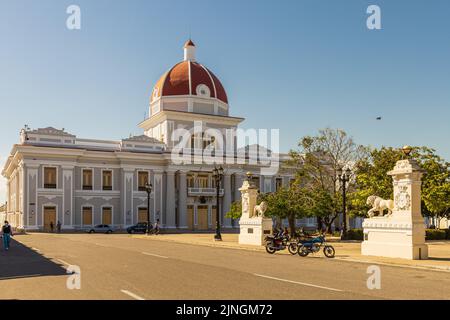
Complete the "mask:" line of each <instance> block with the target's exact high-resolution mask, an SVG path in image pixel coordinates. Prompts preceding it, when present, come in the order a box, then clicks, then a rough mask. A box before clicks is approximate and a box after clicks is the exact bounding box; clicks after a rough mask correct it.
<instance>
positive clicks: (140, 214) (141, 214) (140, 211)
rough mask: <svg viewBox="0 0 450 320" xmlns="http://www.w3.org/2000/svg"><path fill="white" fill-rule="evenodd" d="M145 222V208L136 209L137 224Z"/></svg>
mask: <svg viewBox="0 0 450 320" xmlns="http://www.w3.org/2000/svg"><path fill="white" fill-rule="evenodd" d="M142 222H147V208H139V209H138V223H142Z"/></svg>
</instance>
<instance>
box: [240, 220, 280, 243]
mask: <svg viewBox="0 0 450 320" xmlns="http://www.w3.org/2000/svg"><path fill="white" fill-rule="evenodd" d="M239 225H240V233H239V244H250V245H255V246H262V245H264V238H265V237H266V236H268V235H270V234H271V233H272V225H273V221H272V219H269V218H262V217H254V218H241V219H240V220H239Z"/></svg>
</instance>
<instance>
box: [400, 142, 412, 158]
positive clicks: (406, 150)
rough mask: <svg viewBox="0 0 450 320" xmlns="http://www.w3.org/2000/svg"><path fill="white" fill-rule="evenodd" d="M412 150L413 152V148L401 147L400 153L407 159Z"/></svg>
mask: <svg viewBox="0 0 450 320" xmlns="http://www.w3.org/2000/svg"><path fill="white" fill-rule="evenodd" d="M412 150H413V148H412V147H411V146H409V145H406V146H403V148H402V152H403V154H404V155H405V156H406V158H409V155H410V154H411V151H412Z"/></svg>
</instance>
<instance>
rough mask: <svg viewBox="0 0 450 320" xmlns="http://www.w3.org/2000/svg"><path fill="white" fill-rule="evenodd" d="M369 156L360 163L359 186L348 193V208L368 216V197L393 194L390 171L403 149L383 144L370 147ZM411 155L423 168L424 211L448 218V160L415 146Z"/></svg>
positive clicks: (449, 175)
mask: <svg viewBox="0 0 450 320" xmlns="http://www.w3.org/2000/svg"><path fill="white" fill-rule="evenodd" d="M368 155H369V156H368V157H367V158H365V159H361V160H360V161H358V162H357V164H356V166H355V169H356V185H357V187H356V189H355V191H354V192H351V193H350V194H349V200H350V206H349V211H350V213H351V214H353V215H358V216H365V215H366V212H367V211H368V210H369V209H370V208H369V207H368V206H367V205H366V200H367V197H369V196H371V195H377V196H379V197H382V198H384V199H391V198H392V197H393V186H392V178H391V177H390V176H388V175H387V172H388V171H390V170H392V169H393V168H394V166H395V163H396V162H397V161H398V160H400V159H402V157H403V154H402V152H401V150H400V149H394V148H391V147H382V148H381V149H372V150H370V152H369V154H368ZM411 157H412V158H414V159H415V160H417V162H418V163H419V165H420V167H421V168H422V169H423V170H424V176H423V178H422V200H423V203H422V213H423V214H425V215H428V216H436V217H448V216H449V214H450V174H449V163H448V162H445V161H444V160H443V159H442V158H440V157H439V156H438V155H436V154H435V151H434V150H433V149H429V148H426V147H421V148H414V149H413V152H412V154H411Z"/></svg>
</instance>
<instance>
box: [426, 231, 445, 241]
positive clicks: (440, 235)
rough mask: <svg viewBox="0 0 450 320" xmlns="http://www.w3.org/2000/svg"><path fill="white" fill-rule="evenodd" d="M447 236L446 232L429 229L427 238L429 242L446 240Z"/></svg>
mask: <svg viewBox="0 0 450 320" xmlns="http://www.w3.org/2000/svg"><path fill="white" fill-rule="evenodd" d="M446 236H447V234H446V232H445V230H439V229H427V230H426V236H425V238H426V239H427V240H445V238H446Z"/></svg>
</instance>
